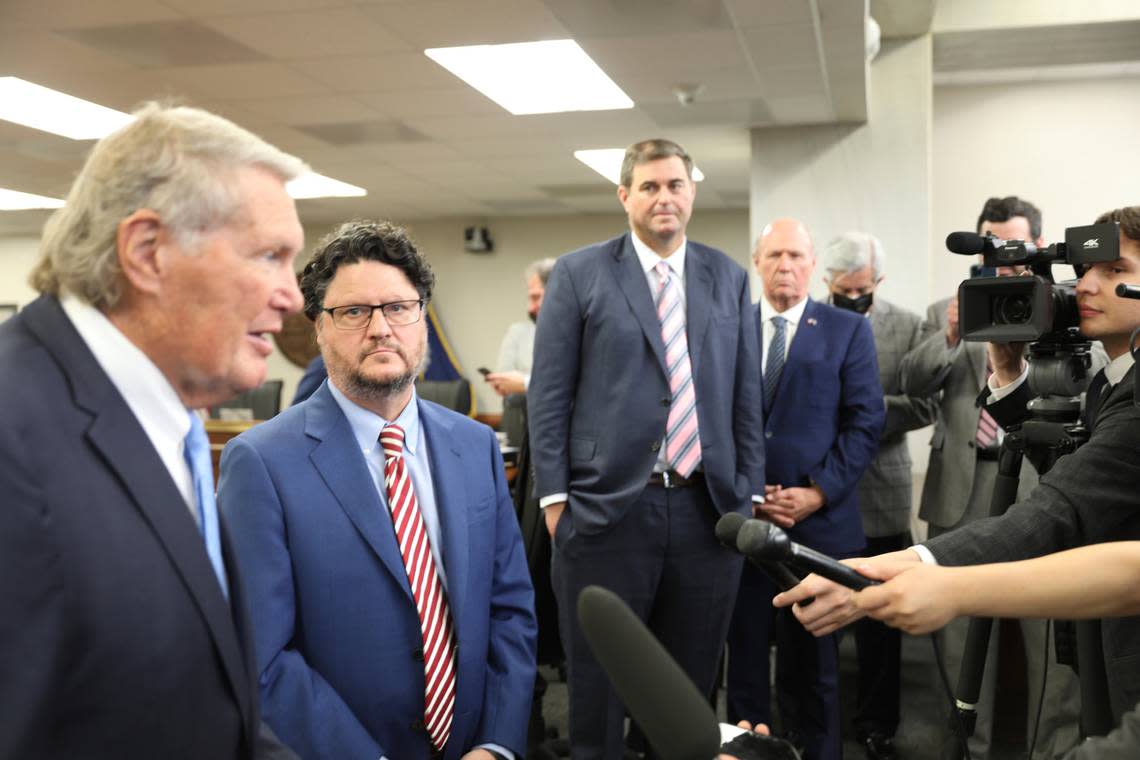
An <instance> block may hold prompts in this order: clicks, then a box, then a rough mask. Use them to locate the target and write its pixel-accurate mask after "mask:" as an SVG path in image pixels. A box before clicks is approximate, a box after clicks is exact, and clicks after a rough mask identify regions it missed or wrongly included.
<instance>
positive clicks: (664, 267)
mask: <svg viewBox="0 0 1140 760" xmlns="http://www.w3.org/2000/svg"><path fill="white" fill-rule="evenodd" d="M654 268H655V269H656V270H657V276H658V277H660V278H661V284H662V285H665V283H667V282H669V274H670V270H669V263H668V262H666V261H658V262H657V264H656V265H655V267H654Z"/></svg>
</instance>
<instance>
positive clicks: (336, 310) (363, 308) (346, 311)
mask: <svg viewBox="0 0 1140 760" xmlns="http://www.w3.org/2000/svg"><path fill="white" fill-rule="evenodd" d="M377 309H379V310H380V313H381V314H383V315H384V319H385V320H387V322H388V324H389V325H392V326H393V327H404V326H406V325H414V324H415V323H416V322H419V321H420V319H421V318H422V317H423V313H424V302H423V300H414V301H390V302H389V303H378V304H371V305H369V304H349V305H347V306H334V307H332V308H331V309H321V311H323V312H327V313H328V315H329V316H330V317H332V322H333V325H334V326H335V327H336V328H337V329H339V330H363V329H364V328H365V327H368V325H369V324H371V322H372V313H373V312H374V311H376V310H377Z"/></svg>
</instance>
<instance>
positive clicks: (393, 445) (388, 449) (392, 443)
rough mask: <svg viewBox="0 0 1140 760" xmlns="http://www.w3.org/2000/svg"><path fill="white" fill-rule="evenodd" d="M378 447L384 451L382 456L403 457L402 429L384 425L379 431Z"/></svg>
mask: <svg viewBox="0 0 1140 760" xmlns="http://www.w3.org/2000/svg"><path fill="white" fill-rule="evenodd" d="M380 446H381V447H383V449H384V456H385V457H388V458H391V457H402V456H403V455H404V429H403V428H402V427H400V426H399V425H394V424H393V425H385V426H384V429H383V430H381V431H380Z"/></svg>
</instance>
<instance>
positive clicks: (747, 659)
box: [728, 219, 886, 760]
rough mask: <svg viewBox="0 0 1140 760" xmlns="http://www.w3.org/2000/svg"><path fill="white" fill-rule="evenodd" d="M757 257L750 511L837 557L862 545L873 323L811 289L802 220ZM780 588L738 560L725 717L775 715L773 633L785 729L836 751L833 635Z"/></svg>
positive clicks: (772, 233)
mask: <svg viewBox="0 0 1140 760" xmlns="http://www.w3.org/2000/svg"><path fill="white" fill-rule="evenodd" d="M753 263H754V265H755V266H756V271H757V273H759V275H760V278H761V280H762V281H763V288H764V291H763V292H764V297H763V298H762V299H761V301H760V302H759V303H758V304H757V305H756V310H755V319H756V320H757V326H758V330H759V331H760V338H761V349H762V351H761V353H762V355H763V359H762V361H763V367H764V372H763V377H764V384H763V387H764V442H765V445H766V447H767V452H768V455H767V464H766V467H765V486H764V490H765V493H764V501H763V503H761V504H759V505H757V506H756V507H755V512H756V516H757V517H761V518H764V519H767V520H771V521H772V522H773V523H775V524H776V525H778V526H780V527H782V528H784V529H785V530H786V531H787V532H788V535H789V536H790V537H791V539H792V541H795V542H796V543H799V544H803V545H805V546H809V547H811V548H813V549H816V550H818V551H821V552H823V553H825V554H829V555H831V556H833V557H854V556H857V555H858V554H859V552H860V551H862V549H863V547H864V545H865V539H864V536H863V525H862V521H861V518H860V516H859V503H858V497H857V495H856V491H855V486H856V484H857V483H858V482H859V478H860V477H861V476H862V475H863V471H864V469H866V467H867V465H868V464H869V463H870V461H871V459H872V458H873V457H874V455H875V452H876V451H878V441H879V434H880V432H881V431H882V429H883V424H884V422H885V420H886V409H885V407H884V406H883V389H882V386H881V385H880V383H879V365H878V361H877V360H876V358H875V341H874V336H873V335H872V333H871V325H870V323H869V322H868V321H867V319H866V318H864V317H863V316H862V315H860V314H855V313H853V312H849V311H843V310H841V309H837V308H835V307H834V306H829V305H827V304H822V303H816V302H814V301H812V300H811V299H809V298H808V281H809V278H810V277H811V273H812V272H813V271H814V270H815V252H814V249H813V247H812V242H811V237H810V236H809V235H808V232H807V229H805V228H804V226H803V224H801V223H800V222H798V221H796V220H794V219H778V220H776V221H774V222H772V223H771V224H769V225H767V226H766V227H765V228H764V231H763V232H762V233H761V235H760V238H759V240H758V241H757V244H756V251H755V253H754V254H753ZM776 590H777V589H776V588H775V586H774V585H772V583H771V582H770V581H769V580H768V579H767V578H765V577H764V576H763V575H762V574H761V573H760V572H759V571H758V570H756V568H754V567H752V566H751V565H746V566H745V569H744V575H743V577H742V579H741V582H740V592H739V594H738V596H737V602H736V610H735V612H734V613H733V618H732V624H731V627H730V630H729V637H728V649H729V656H728V716H729V719H730V720H732V721H736V720H750V721H753V722H763V723H767V722H769V720H770V718H771V709H770V696H769V687H768V684H769V680H768V670H769V666H768V648H769V642H771V641H773V640H774V641H775V643H776V649H777V655H776V656H777V660H776V663H777V664H776V694H777V702H778V705H779V708H780V715H781V718H782V722H783V724H784V730H785V731H786V732H787V733H788V734H790V735H792V738H793V739H794V740H795V741H796V742H797V743H799V744H802V745H803V747H804V750H805V752H804V756H805V758H806V760H839V758H840V757H841V756H842V751H841V744H840V734H839V693H838V692H839V684H838V677H839V675H838V649H839V646H838V638H837V637H836V636H829V637H824V638H819V639H817V638H814V637H812V635H811V634H809V633H808V632H807V631H806V630H804V629H803V627H802V626H800V625H799V623H797V622H796V620H795V619H794V618H793V617H792V616H791V614H790V613H788V612H787V611H786V610H781V611H780V612H779V614H774V613H773V610H772V597H773V595H774V594H775V592H776Z"/></svg>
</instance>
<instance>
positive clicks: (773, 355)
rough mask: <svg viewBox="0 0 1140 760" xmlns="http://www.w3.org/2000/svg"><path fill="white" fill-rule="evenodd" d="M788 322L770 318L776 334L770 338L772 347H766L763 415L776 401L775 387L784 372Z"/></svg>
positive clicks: (778, 318) (780, 318)
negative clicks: (766, 359)
mask: <svg viewBox="0 0 1140 760" xmlns="http://www.w3.org/2000/svg"><path fill="white" fill-rule="evenodd" d="M787 324H788V320H786V319H784V318H783V317H772V327H773V328H775V331H776V334H775V335H773V336H772V345H770V346H768V362H767V365H766V366H765V367H764V415H765V416H767V414H768V412H769V411H770V410H771V409H772V402H773V401H774V400H775V399H776V387H777V386H778V385H779V384H780V374H781V373H782V372H783V371H784V344H785V343H786V340H785V337H786V333H785V328H786V326H787Z"/></svg>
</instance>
